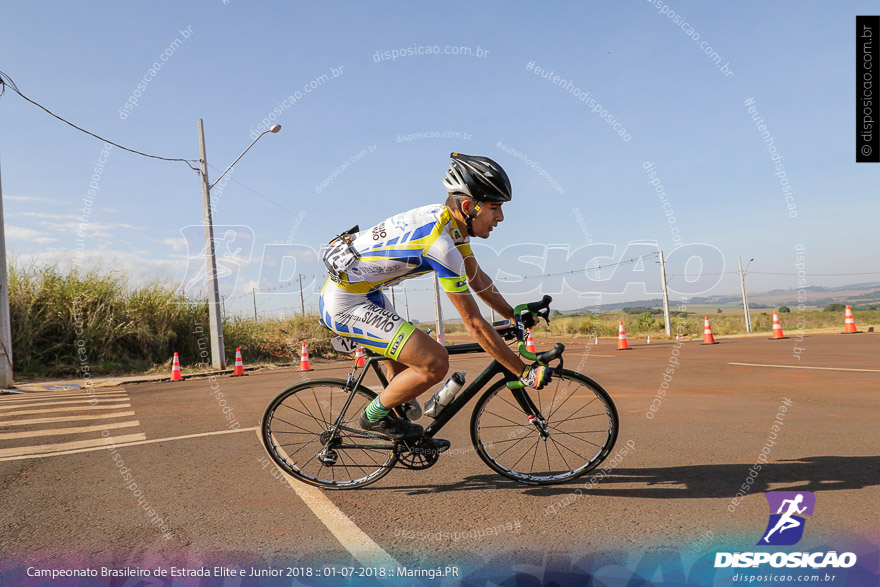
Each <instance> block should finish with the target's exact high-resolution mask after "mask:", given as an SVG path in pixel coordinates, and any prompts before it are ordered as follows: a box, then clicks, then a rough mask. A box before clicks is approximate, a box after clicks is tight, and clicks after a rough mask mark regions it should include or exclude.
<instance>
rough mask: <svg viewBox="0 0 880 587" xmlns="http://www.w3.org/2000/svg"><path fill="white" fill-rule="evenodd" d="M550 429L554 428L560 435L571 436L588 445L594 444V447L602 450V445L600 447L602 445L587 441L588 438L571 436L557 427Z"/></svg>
mask: <svg viewBox="0 0 880 587" xmlns="http://www.w3.org/2000/svg"><path fill="white" fill-rule="evenodd" d="M550 428H552V429H553V430H556V431H557V432H559V433H560V434H565V435H566V436H571V437H572V438H577V439H578V440H580V441H581V442H586V443H587V444H592V445H593V446H596V447H599V448H602V445H600V444H596V443H595V442H593V441H591V440H587V439H586V438H580V437H578V436H575V435H574V434H569V433H568V432H566V431H565V430H560V429H558V428H556V427H555V426H550Z"/></svg>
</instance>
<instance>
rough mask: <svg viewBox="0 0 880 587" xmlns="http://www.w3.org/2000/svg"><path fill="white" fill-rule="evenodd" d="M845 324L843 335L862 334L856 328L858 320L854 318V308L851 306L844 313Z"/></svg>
mask: <svg viewBox="0 0 880 587" xmlns="http://www.w3.org/2000/svg"><path fill="white" fill-rule="evenodd" d="M843 323H844V329H843V334H858V333H859V332H861V330H859V329H858V328H856V319H855V318H853V313H852V308H851V307H850V306H847V307H846V310H844V312H843Z"/></svg>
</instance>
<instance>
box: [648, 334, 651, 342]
mask: <svg viewBox="0 0 880 587" xmlns="http://www.w3.org/2000/svg"><path fill="white" fill-rule="evenodd" d="M648 344H651V337H650V336H649V337H648Z"/></svg>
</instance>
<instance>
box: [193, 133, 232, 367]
mask: <svg viewBox="0 0 880 587" xmlns="http://www.w3.org/2000/svg"><path fill="white" fill-rule="evenodd" d="M199 154H200V157H201V159H200V165H201V170H202V207H203V208H204V221H205V254H206V259H205V264H206V266H205V270H206V272H207V274H208V327H209V329H210V333H211V365H212V366H213V367H214V369H217V370H223V369H225V368H226V349H225V347H224V345H223V321H222V319H221V317H220V312H218V311H217V310H218V307H219V305H220V288H219V287H218V284H217V259H216V257H215V255H214V222H213V220H212V218H211V185H210V184H209V183H208V156H207V154H206V153H205V125H204V123H203V122H202V119H201V118H199ZM224 174H225V172H224ZM220 177H221V178H222V177H223V176H222V175H221V176H220Z"/></svg>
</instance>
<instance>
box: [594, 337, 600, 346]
mask: <svg viewBox="0 0 880 587" xmlns="http://www.w3.org/2000/svg"><path fill="white" fill-rule="evenodd" d="M593 344H599V337H598V336H597V337H596V339H595V340H594V341H593Z"/></svg>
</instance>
